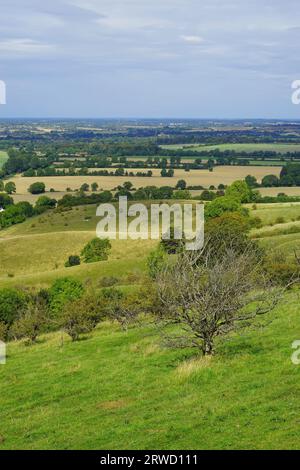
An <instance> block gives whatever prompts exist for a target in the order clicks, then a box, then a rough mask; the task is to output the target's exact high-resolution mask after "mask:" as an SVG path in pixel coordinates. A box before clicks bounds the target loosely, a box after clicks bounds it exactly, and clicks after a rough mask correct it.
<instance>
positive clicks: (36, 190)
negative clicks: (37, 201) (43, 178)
mask: <svg viewBox="0 0 300 470" xmlns="http://www.w3.org/2000/svg"><path fill="white" fill-rule="evenodd" d="M45 191H46V186H45V184H44V183H42V182H39V181H37V182H36V183H32V184H31V185H30V186H29V188H28V192H30V193H31V194H42V193H44V192H45Z"/></svg>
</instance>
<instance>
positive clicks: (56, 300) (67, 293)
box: [49, 277, 84, 315]
mask: <svg viewBox="0 0 300 470" xmlns="http://www.w3.org/2000/svg"><path fill="white" fill-rule="evenodd" d="M83 293H84V287H83V285H82V283H81V282H80V281H77V280H76V279H73V278H71V277H65V278H60V279H57V280H56V281H55V282H54V283H53V285H52V286H51V288H50V289H49V305H50V310H51V312H52V313H53V314H54V315H57V314H59V313H60V312H61V311H62V310H63V308H64V306H65V304H66V303H67V302H70V301H73V300H77V299H80V297H81V296H82V295H83Z"/></svg>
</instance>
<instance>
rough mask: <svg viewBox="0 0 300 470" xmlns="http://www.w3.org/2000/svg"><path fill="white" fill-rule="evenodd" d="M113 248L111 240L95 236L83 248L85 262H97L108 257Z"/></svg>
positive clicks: (82, 254)
mask: <svg viewBox="0 0 300 470" xmlns="http://www.w3.org/2000/svg"><path fill="white" fill-rule="evenodd" d="M110 249H111V244H110V241H109V240H108V239H107V238H104V239H102V238H94V239H93V240H91V241H90V242H89V243H88V244H87V245H86V246H85V247H84V249H83V250H82V252H81V256H82V257H83V260H84V262H85V263H95V262H97V261H105V260H107V259H108V253H109V251H110Z"/></svg>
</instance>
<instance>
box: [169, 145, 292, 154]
mask: <svg viewBox="0 0 300 470" xmlns="http://www.w3.org/2000/svg"><path fill="white" fill-rule="evenodd" d="M161 147H162V148H164V149H170V150H171V149H173V150H176V149H189V150H197V151H202V150H206V151H207V150H216V149H219V150H220V151H224V150H235V151H236V152H254V151H260V150H264V151H272V152H278V153H286V152H299V151H300V144H277V143H271V144H256V143H255V144H219V145H205V144H203V145H202V144H174V145H162V146H161Z"/></svg>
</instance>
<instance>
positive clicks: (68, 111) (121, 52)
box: [0, 0, 300, 119]
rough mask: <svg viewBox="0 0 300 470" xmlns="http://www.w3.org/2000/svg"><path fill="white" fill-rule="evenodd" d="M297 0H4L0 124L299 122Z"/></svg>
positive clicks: (0, 29)
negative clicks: (53, 120)
mask: <svg viewBox="0 0 300 470" xmlns="http://www.w3.org/2000/svg"><path fill="white" fill-rule="evenodd" d="M299 50H300V8H299V2H298V0H51V2H41V1H40V0H1V21H0V80H3V81H5V83H6V87H7V104H6V105H0V118H1V117H74V118H75V117H87V118H88V117H94V118H97V117H98V118H101V117H154V118H155V117H157V118H162V117H166V118H168V117H169V118H172V117H173V118H175V117H177V118H219V119H225V118H278V119H281V118H285V119H300V105H299V106H296V105H293V104H292V101H291V94H292V90H291V83H292V82H293V81H294V80H300V53H299Z"/></svg>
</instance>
